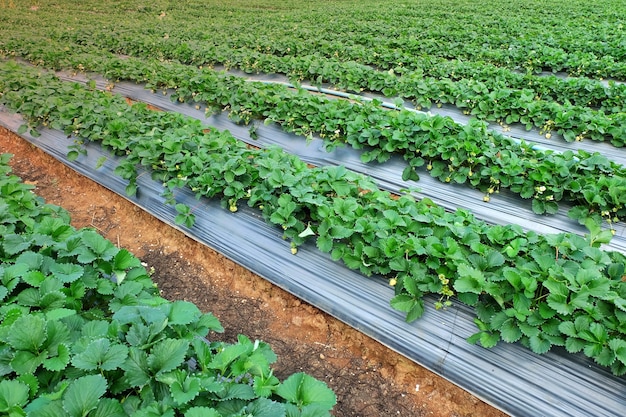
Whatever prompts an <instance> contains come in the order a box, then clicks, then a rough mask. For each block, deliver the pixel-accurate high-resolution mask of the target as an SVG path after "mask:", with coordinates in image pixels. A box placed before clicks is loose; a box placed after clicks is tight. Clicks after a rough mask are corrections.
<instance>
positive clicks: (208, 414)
mask: <svg viewBox="0 0 626 417" xmlns="http://www.w3.org/2000/svg"><path fill="white" fill-rule="evenodd" d="M185 417H222V414H220V413H219V412H218V411H217V410H216V409H214V408H209V407H191V408H190V409H188V410H187V411H185Z"/></svg>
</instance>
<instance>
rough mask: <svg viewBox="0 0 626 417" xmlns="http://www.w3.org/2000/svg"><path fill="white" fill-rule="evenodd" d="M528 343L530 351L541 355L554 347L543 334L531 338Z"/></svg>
mask: <svg viewBox="0 0 626 417" xmlns="http://www.w3.org/2000/svg"><path fill="white" fill-rule="evenodd" d="M528 342H529V345H530V349H531V350H532V351H533V352H535V353H537V354H540V355H542V354H544V353H546V352H548V351H549V350H550V348H551V347H552V343H550V341H549V340H547V339H544V338H543V337H542V336H541V334H539V335H537V336H531V337H529V338H528Z"/></svg>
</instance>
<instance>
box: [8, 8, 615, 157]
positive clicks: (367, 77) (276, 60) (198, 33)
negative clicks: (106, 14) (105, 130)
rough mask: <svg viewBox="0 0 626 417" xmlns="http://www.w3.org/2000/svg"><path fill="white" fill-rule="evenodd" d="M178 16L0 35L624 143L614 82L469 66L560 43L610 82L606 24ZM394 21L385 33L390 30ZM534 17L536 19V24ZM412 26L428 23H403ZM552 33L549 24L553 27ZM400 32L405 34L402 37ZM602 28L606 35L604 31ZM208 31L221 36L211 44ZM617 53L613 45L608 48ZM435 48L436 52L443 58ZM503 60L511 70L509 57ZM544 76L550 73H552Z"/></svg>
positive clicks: (401, 12)
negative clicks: (375, 95) (263, 75)
mask: <svg viewBox="0 0 626 417" xmlns="http://www.w3.org/2000/svg"><path fill="white" fill-rule="evenodd" d="M295 3H297V2H295ZM189 7H191V6H189ZM189 7H182V8H181V10H178V9H172V10H168V13H171V15H170V14H165V16H164V17H162V18H161V19H160V20H159V21H158V23H156V22H155V21H154V20H152V19H146V18H145V16H142V17H143V19H141V22H142V23H143V25H142V26H141V27H136V26H137V20H136V19H129V18H122V19H121V20H120V21H119V22H118V26H119V28H111V27H109V26H108V25H104V27H102V28H101V26H102V25H97V24H96V22H94V24H89V22H90V20H89V19H88V17H89V14H87V15H84V16H82V17H81V19H84V20H85V23H84V26H83V27H82V28H81V27H79V28H76V29H74V28H69V29H67V30H58V29H56V28H55V30H53V31H50V32H46V33H45V34H41V33H39V31H40V29H39V28H38V27H34V28H32V30H31V31H24V32H23V33H20V34H19V35H16V34H15V33H7V34H6V36H4V40H3V44H4V46H3V48H2V49H4V50H5V51H7V52H9V51H10V52H15V51H22V52H20V54H21V55H27V54H28V53H27V52H25V51H23V45H24V44H28V45H29V47H30V48H34V49H39V48H41V45H40V42H43V43H44V44H49V43H50V42H51V40H54V39H56V40H60V43H59V44H57V45H52V44H49V45H48V48H51V47H54V48H57V50H58V51H59V52H60V51H63V50H65V48H68V49H69V50H74V49H75V48H76V46H77V44H80V45H89V46H90V47H93V46H95V47H97V48H105V49H108V50H111V51H115V52H119V53H124V54H129V55H133V56H138V57H159V58H160V59H174V60H178V61H180V62H182V63H193V64H195V65H207V64H209V65H210V64H213V63H219V64H223V65H225V66H227V67H238V68H241V69H243V70H245V71H251V72H258V71H264V72H269V73H274V72H279V73H284V74H287V75H289V76H290V77H292V78H294V79H296V80H302V79H309V80H312V81H313V82H314V83H322V82H328V83H332V84H334V85H336V86H339V87H341V88H347V89H350V90H353V91H361V90H363V89H366V90H370V91H375V92H382V93H384V94H385V95H388V96H401V97H402V98H407V99H410V100H413V101H414V102H415V104H416V105H417V106H421V107H423V108H428V107H430V106H431V105H434V104H441V103H449V104H453V105H455V106H458V107H459V108H460V109H462V110H463V111H465V112H466V113H468V114H472V115H474V116H476V117H478V118H481V119H485V120H491V121H501V122H503V123H509V124H510V123H518V122H519V123H522V124H524V125H525V126H526V127H527V128H530V127H532V126H535V127H537V128H539V129H541V130H542V131H544V132H546V133H550V132H552V131H554V132H556V133H559V134H562V135H563V136H564V137H565V138H566V140H568V141H573V140H582V139H584V138H590V139H592V140H606V141H611V142H612V143H613V144H614V145H616V146H623V140H624V139H623V138H624V137H626V132H625V130H624V129H626V128H625V127H624V126H626V123H625V117H626V116H624V104H623V103H624V99H623V98H624V89H625V87H624V86H623V85H621V84H610V85H609V86H608V87H607V86H604V85H603V84H602V83H601V82H600V81H599V80H592V79H588V78H574V79H567V80H562V79H560V78H558V77H554V76H551V77H537V76H534V75H531V74H521V73H517V72H515V71H516V70H517V69H519V68H520V67H519V66H515V65H514V66H513V68H511V67H510V66H509V67H508V68H506V66H504V67H503V66H502V65H503V64H502V63H496V64H497V65H495V64H494V65H485V64H486V62H485V60H487V58H486V57H480V53H482V52H481V51H485V50H490V51H493V52H494V53H496V52H497V53H512V52H511V51H514V52H515V53H516V54H519V55H520V56H523V57H524V59H525V60H527V61H528V60H532V59H534V60H535V61H541V60H543V61H546V59H547V58H545V56H544V55H545V54H544V53H543V52H542V48H544V49H549V50H554V51H558V44H559V43H560V42H561V41H562V42H563V43H564V44H566V45H569V46H567V48H566V52H562V53H563V54H564V55H568V54H578V53H580V54H583V55H584V56H585V57H586V58H585V59H587V60H589V59H591V58H593V57H594V56H596V58H597V56H600V55H601V57H600V58H598V59H599V61H598V65H599V66H600V67H601V68H602V74H600V75H598V74H595V73H594V74H588V75H592V76H594V77H618V76H619V73H618V72H615V73H611V72H610V68H611V65H609V63H608V62H605V60H606V59H616V60H617V61H618V62H619V59H620V58H619V57H620V51H622V50H623V48H621V43H620V42H621V40H620V38H619V36H617V37H615V38H614V36H615V34H614V33H613V32H616V33H619V32H620V31H619V30H617V28H618V27H619V25H618V24H617V23H613V22H607V23H606V27H604V26H603V27H602V28H601V29H602V31H601V32H602V36H599V35H598V34H597V33H596V32H598V31H599V30H600V28H595V30H594V31H587V30H584V26H581V27H582V28H583V29H581V28H576V25H575V24H573V23H572V24H571V25H567V26H566V28H565V29H563V32H562V33H558V35H563V38H562V39H561V38H560V37H559V36H557V33H555V30H556V29H555V28H553V30H552V31H551V32H550V35H551V36H550V37H549V38H548V39H545V42H539V40H538V37H543V34H542V33H541V31H540V30H538V28H536V27H535V25H530V24H528V23H527V22H519V21H517V23H516V25H520V28H521V29H524V30H528V29H529V28H528V26H530V29H531V32H530V33H532V34H533V36H530V35H529V34H528V33H525V32H522V34H523V35H524V36H521V35H522V34H520V33H518V29H517V28H516V27H515V26H513V27H508V28H507V31H506V32H507V33H505V34H502V33H500V31H498V30H496V27H494V26H493V25H491V24H489V23H485V22H481V24H479V25H477V26H476V24H475V23H474V22H473V21H472V19H470V18H468V17H467V16H465V15H464V14H463V13H460V12H459V13H452V14H450V15H447V19H446V21H445V22H444V23H442V22H439V23H437V18H436V16H437V15H438V14H437V13H435V14H434V15H433V16H426V14H425V13H423V11H422V12H415V11H412V10H406V8H400V9H398V10H396V9H394V10H393V11H391V12H388V13H381V14H380V15H379V16H377V17H378V18H379V19H377V20H376V21H375V22H373V23H368V22H367V21H366V20H364V19H363V18H362V16H361V13H359V11H358V10H357V11H356V12H355V13H352V14H349V15H348V16H349V18H348V17H342V18H340V20H339V22H340V23H338V22H337V21H336V20H334V19H331V20H330V21H331V22H333V23H332V24H333V25H337V24H341V25H345V26H346V27H348V28H350V30H344V31H336V30H330V29H329V30H323V29H322V28H324V27H326V26H325V25H328V21H329V19H328V18H327V14H328V13H331V11H326V15H319V14H317V13H313V14H312V15H310V14H307V19H306V20H305V21H304V23H302V22H298V23H299V25H297V27H295V28H294V27H293V26H289V23H291V22H293V21H294V20H297V16H299V15H298V14H297V13H296V12H293V15H292V16H291V17H285V18H284V20H281V21H279V22H277V21H276V19H275V18H274V16H269V15H268V16H265V18H263V17H260V16H257V15H256V14H255V15H250V14H249V13H248V12H247V11H246V10H237V9H236V8H233V10H229V9H228V8H219V9H218V12H209V11H205V12H198V11H195V12H194V13H192V9H190V8H189ZM335 7H338V5H335ZM492 7H495V6H492ZM570 8H571V6H570ZM203 9H205V8H203ZM226 12H227V13H226ZM467 12H471V11H467ZM546 12H547V11H546ZM590 12H591V11H587V13H590ZM186 13H189V14H190V15H194V16H195V15H196V14H199V16H198V19H185V18H183V17H182V16H184V15H185V14H186ZM572 13H573V12H572ZM594 13H595V11H594ZM598 13H600V14H602V13H607V12H602V11H600V12H598ZM609 14H610V13H609ZM202 16H209V17H210V22H211V30H209V31H206V30H204V29H203V28H202V27H201V26H199V24H198V22H199V21H200V20H201V19H200V18H201V17H202ZM177 17H178V18H177ZM322 17H326V18H325V19H322ZM23 18H24V19H26V17H23ZM394 18H395V19H396V21H395V23H396V24H394V25H391V22H393V21H394V20H393V19H394ZM545 18H546V16H545V15H542V19H545ZM611 18H612V20H615V18H614V17H613V16H611ZM238 19H241V20H242V21H241V22H239V23H238V26H241V27H245V28H246V30H241V31H232V30H227V27H228V25H229V24H230V25H233V24H235V23H237V20H238ZM292 19H293V20H292ZM412 19H418V20H417V21H424V20H425V22H428V23H429V24H422V25H419V26H415V25H410V24H409V22H410V21H412ZM419 19H421V20H419ZM40 20H41V19H39V20H38V21H37V24H40V23H41V22H40ZM398 21H406V22H407V26H401V25H400V26H399V25H398V24H397V22H398ZM459 21H460V23H459ZM454 22H456V23H454ZM20 23H21V24H23V22H20ZM56 23H57V22H56V20H55V25H56ZM314 23H316V24H320V25H321V26H320V27H318V28H316V29H315V32H313V30H312V27H314V26H313V24H314ZM556 23H557V22H555V24H556ZM31 24H32V25H35V22H32V23H31ZM35 26H37V25H35ZM81 26H82V25H81ZM562 26H563V25H562V24H560V25H556V28H561V27H562ZM357 27H358V28H359V30H358V31H357V30H356V28H357ZM411 27H413V29H409V28H411ZM611 28H615V29H616V30H614V31H611V30H610V29H611ZM592 32H593V33H592ZM216 33H220V34H221V35H219V36H216ZM433 42H434V43H433ZM429 43H433V44H432V45H431V46H432V48H428V49H420V48H422V47H424V45H428V44H429ZM611 45H613V46H611ZM616 45H617V46H618V47H614V46H616ZM456 48H464V50H465V49H466V50H467V51H475V52H476V53H477V54H479V56H478V57H472V56H470V55H469V54H468V52H467V51H465V52H463V51H461V50H457V49H456ZM594 48H595V49H594ZM607 48H608V49H607ZM438 51H443V52H441V53H444V54H445V56H441V54H440V53H438ZM554 51H552V52H553V53H556V52H554ZM487 61H488V60H487ZM514 61H515V62H517V58H516V59H515V60H514ZM542 65H544V66H545V63H544V64H542ZM568 65H569V64H568ZM572 65H574V64H572ZM576 65H577V66H578V67H580V66H581V65H580V64H576ZM595 66H597V65H595ZM583 67H584V65H583ZM539 68H541V65H539ZM381 69H383V70H384V71H380V70H381ZM549 69H552V70H560V69H561V68H559V67H555V66H554V65H552V66H551V67H550V68H549ZM579 70H580V69H579ZM389 71H392V72H393V74H390V73H389ZM607 72H608V73H607ZM398 75H401V76H398Z"/></svg>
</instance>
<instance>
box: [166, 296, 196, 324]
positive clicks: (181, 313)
mask: <svg viewBox="0 0 626 417" xmlns="http://www.w3.org/2000/svg"><path fill="white" fill-rule="evenodd" d="M167 305H168V307H169V314H168V320H169V324H172V325H175V324H190V323H192V322H193V321H195V320H196V319H197V318H198V317H200V314H202V313H201V312H200V309H199V308H198V307H197V306H196V305H195V304H194V303H190V302H188V301H181V300H177V301H174V302H172V303H169V304H167Z"/></svg>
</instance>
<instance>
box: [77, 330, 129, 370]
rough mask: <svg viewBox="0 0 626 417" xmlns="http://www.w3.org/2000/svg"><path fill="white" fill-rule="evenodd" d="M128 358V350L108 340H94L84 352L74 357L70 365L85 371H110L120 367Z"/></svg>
mask: <svg viewBox="0 0 626 417" xmlns="http://www.w3.org/2000/svg"><path fill="white" fill-rule="evenodd" d="M127 357H128V348H127V347H126V346H124V345H120V344H113V345H111V342H110V341H109V340H108V339H104V338H101V339H96V340H94V341H92V342H91V343H89V345H87V347H86V348H85V350H84V351H83V352H81V353H79V354H77V355H75V356H74V358H73V359H72V365H74V366H75V367H76V368H78V369H82V370H85V371H93V370H96V369H101V370H103V371H112V370H114V369H117V368H118V367H120V366H121V365H122V364H123V363H124V362H125V361H126V358H127Z"/></svg>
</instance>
